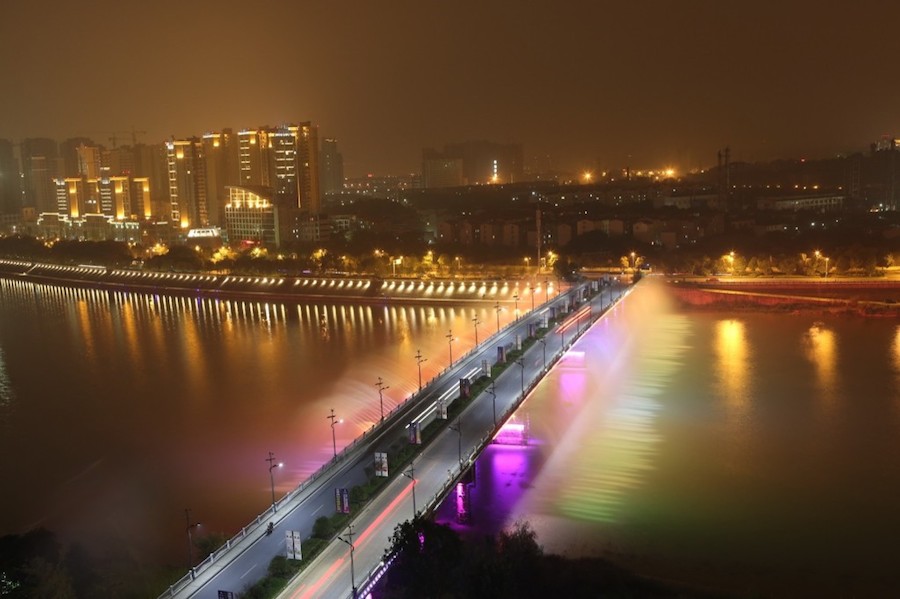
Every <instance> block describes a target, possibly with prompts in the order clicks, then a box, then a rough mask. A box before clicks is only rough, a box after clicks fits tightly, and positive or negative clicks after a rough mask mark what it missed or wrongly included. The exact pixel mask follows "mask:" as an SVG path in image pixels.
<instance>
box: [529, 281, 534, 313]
mask: <svg viewBox="0 0 900 599" xmlns="http://www.w3.org/2000/svg"><path fill="white" fill-rule="evenodd" d="M528 289H529V291H531V311H532V312H534V285H532V286H531V287H529V288H528Z"/></svg>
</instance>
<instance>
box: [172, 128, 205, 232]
mask: <svg viewBox="0 0 900 599" xmlns="http://www.w3.org/2000/svg"><path fill="white" fill-rule="evenodd" d="M166 163H167V165H168V173H169V203H170V205H171V219H172V220H171V222H172V225H173V227H177V228H181V229H190V228H192V227H205V226H207V225H208V224H209V219H208V214H207V206H206V164H205V161H204V159H203V142H202V140H200V139H199V138H196V137H194V138H191V139H185V140H173V141H170V142H167V143H166Z"/></svg>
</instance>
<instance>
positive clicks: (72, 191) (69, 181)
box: [45, 177, 97, 219]
mask: <svg viewBox="0 0 900 599" xmlns="http://www.w3.org/2000/svg"><path fill="white" fill-rule="evenodd" d="M54 183H55V186H56V209H55V210H53V211H52V212H56V213H57V214H58V215H59V216H60V218H71V219H76V218H81V217H83V216H84V215H85V214H89V213H93V212H95V211H96V207H97V206H96V205H97V202H96V198H94V197H93V194H91V190H90V184H89V183H88V181H87V180H86V179H85V178H84V177H66V178H65V179H54ZM94 183H96V181H95V182H94ZM45 212H51V211H49V210H48V211H45Z"/></svg>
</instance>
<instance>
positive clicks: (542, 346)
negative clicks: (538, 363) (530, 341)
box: [538, 337, 547, 371]
mask: <svg viewBox="0 0 900 599" xmlns="http://www.w3.org/2000/svg"><path fill="white" fill-rule="evenodd" d="M538 342H539V343H540V344H541V349H543V350H544V371H546V370H547V340H546V339H544V338H543V337H538Z"/></svg>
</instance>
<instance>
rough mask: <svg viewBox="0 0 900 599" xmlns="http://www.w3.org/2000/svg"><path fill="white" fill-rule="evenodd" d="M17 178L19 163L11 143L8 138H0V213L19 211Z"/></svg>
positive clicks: (19, 198) (19, 197) (20, 193)
mask: <svg viewBox="0 0 900 599" xmlns="http://www.w3.org/2000/svg"><path fill="white" fill-rule="evenodd" d="M19 179H20V177H19V165H18V163H17V162H16V157H15V154H14V153H13V144H12V142H11V141H9V140H8V139H0V214H14V213H18V212H20V211H21V209H22V192H21V190H20V187H19Z"/></svg>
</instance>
